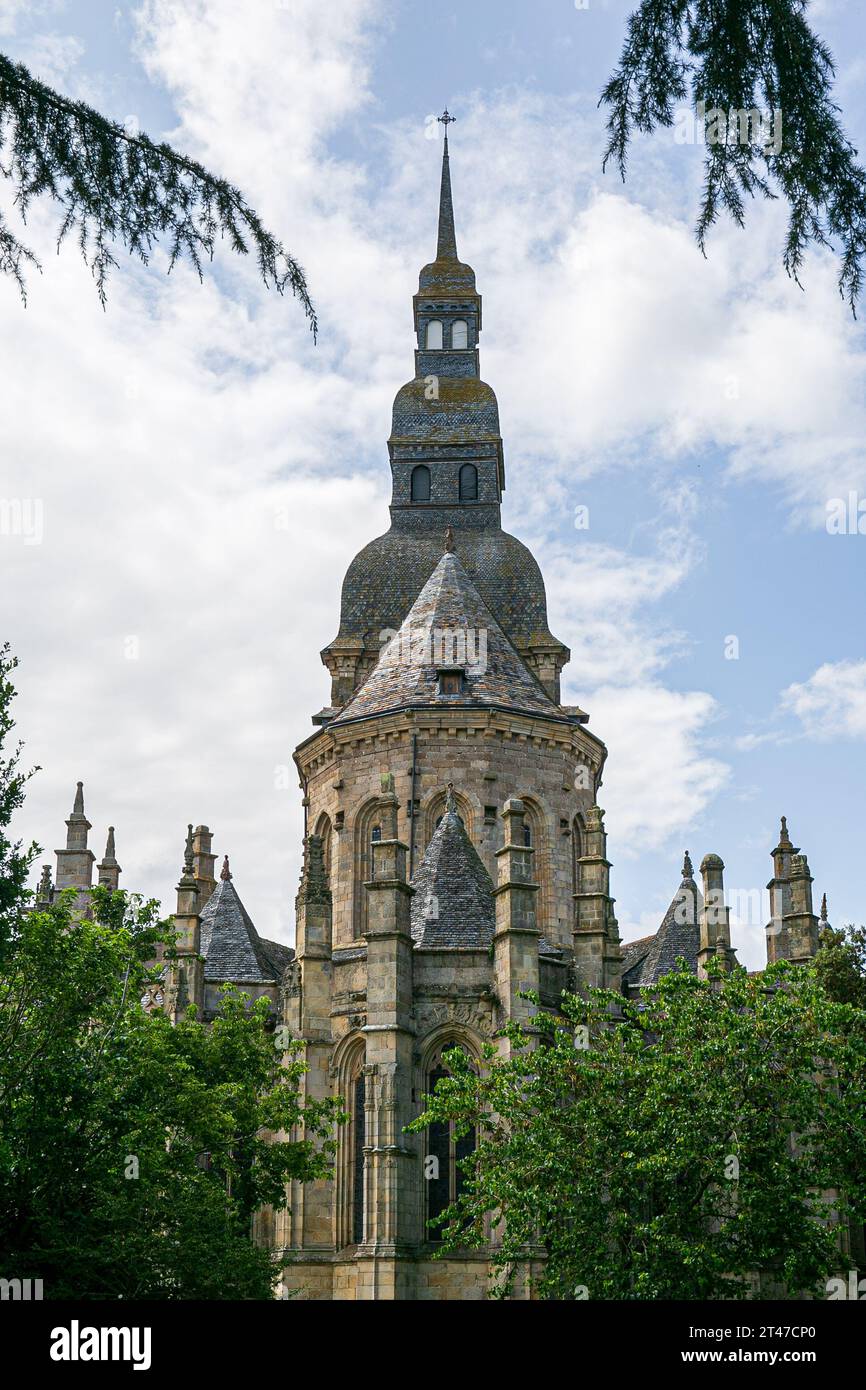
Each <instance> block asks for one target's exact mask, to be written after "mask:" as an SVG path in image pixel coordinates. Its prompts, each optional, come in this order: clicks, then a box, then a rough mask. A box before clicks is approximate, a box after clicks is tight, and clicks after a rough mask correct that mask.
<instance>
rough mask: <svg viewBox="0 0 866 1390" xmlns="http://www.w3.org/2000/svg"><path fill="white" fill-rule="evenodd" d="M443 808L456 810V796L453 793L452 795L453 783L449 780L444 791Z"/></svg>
mask: <svg viewBox="0 0 866 1390" xmlns="http://www.w3.org/2000/svg"><path fill="white" fill-rule="evenodd" d="M445 810H446V812H447V811H456V810H457V798H456V797H455V795H454V783H453V782H449V783H448V787H447V790H446V792H445Z"/></svg>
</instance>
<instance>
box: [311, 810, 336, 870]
mask: <svg viewBox="0 0 866 1390" xmlns="http://www.w3.org/2000/svg"><path fill="white" fill-rule="evenodd" d="M315 834H316V835H318V836H319V837H320V839H321V841H322V860H323V862H324V865H325V873H326V874H327V875H328V880H329V881H330V878H331V854H332V850H333V839H332V836H331V818H330V816H329V815H328V813H327V812H326V811H323V812H322V814H321V815H320V816H319V819H318V820H317V821H316V829H315Z"/></svg>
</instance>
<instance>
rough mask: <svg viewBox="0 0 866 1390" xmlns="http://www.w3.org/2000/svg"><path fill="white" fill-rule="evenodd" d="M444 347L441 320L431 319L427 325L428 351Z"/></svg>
mask: <svg viewBox="0 0 866 1390" xmlns="http://www.w3.org/2000/svg"><path fill="white" fill-rule="evenodd" d="M441 346H442V324H441V323H440V321H439V319H431V320H430V322H429V323H428V325H427V350H428V351H436V350H438V349H439V348H441Z"/></svg>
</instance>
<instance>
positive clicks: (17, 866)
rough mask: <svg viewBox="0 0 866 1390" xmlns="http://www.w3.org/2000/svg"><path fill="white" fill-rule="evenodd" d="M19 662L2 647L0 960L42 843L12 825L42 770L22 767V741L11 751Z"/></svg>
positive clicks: (25, 899)
mask: <svg viewBox="0 0 866 1390" xmlns="http://www.w3.org/2000/svg"><path fill="white" fill-rule="evenodd" d="M17 665H18V659H17V657H14V656H12V654H11V651H10V648H9V643H8V642H7V643H5V645H4V646H3V647H0V964H2V962H3V959H4V956H5V954H6V950H7V947H8V944H9V941H10V939H11V937H12V933H13V931H14V924H15V922H16V921H17V920H18V917H19V915H20V913H21V910H22V908H23V906H24V905H25V903H26V902H27V901H28V899H29V896H30V894H29V892H28V889H27V877H28V875H29V873H30V870H31V868H32V865H33V861H34V859H35V858H36V855H37V854H38V852H39V851H38V846H37V845H35V844H31V845H30V846H29V848H27V849H23V848H22V844H21V841H20V840H10V838H9V827H10V823H11V821H12V817H13V815H14V814H15V812H16V811H17V810H18V809H19V808H20V807H21V806H22V804H23V802H24V792H25V788H26V786H27V782H28V781H29V779H30V778H31V777H32V776H33V773H34V772H36V771H38V769H37V768H33V769H32V770H31V771H29V772H23V771H22V769H21V749H22V745H21V743H17V744H15V745H14V746H13V747H12V749H11V750H10V751H7V746H8V742H9V735H10V734H11V732H12V730H13V729H14V728H15V721H14V719H13V718H12V701H13V699H14V698H15V687H14V686H13V684H12V681H11V679H10V676H11V673H12V672H13V671H14V670H15V668H16V666H17Z"/></svg>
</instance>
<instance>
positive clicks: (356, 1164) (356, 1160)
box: [350, 1057, 367, 1245]
mask: <svg viewBox="0 0 866 1390" xmlns="http://www.w3.org/2000/svg"><path fill="white" fill-rule="evenodd" d="M362 1064H363V1057H362V1058H361V1065H359V1067H358V1070H357V1073H356V1074H355V1077H354V1079H353V1081H352V1112H351V1113H352V1164H351V1174H352V1187H351V1194H350V1201H351V1207H352V1219H351V1227H350V1229H351V1232H352V1241H353V1243H354V1244H355V1245H360V1244H361V1241H362V1240H363V1239H364V1144H365V1143H366V1139H367V1111H366V1107H365V1101H366V1080H367V1078H366V1077H365V1075H364V1068H363V1065H362Z"/></svg>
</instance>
